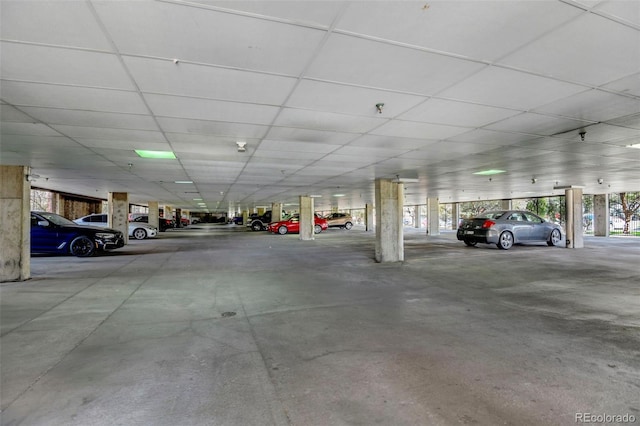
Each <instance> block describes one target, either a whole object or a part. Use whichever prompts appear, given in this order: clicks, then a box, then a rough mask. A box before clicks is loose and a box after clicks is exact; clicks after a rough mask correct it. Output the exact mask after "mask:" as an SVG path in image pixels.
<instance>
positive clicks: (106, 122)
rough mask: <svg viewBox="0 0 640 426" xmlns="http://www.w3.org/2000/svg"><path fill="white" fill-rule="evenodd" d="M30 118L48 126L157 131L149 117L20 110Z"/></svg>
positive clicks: (107, 113) (62, 110) (67, 110)
mask: <svg viewBox="0 0 640 426" xmlns="http://www.w3.org/2000/svg"><path fill="white" fill-rule="evenodd" d="M22 109H23V111H24V112H25V113H27V114H29V115H30V116H31V117H33V118H35V119H37V120H40V121H43V122H45V123H50V124H60V125H67V126H78V127H100V128H116V129H131V130H155V131H157V130H158V126H157V125H156V122H155V121H154V120H153V118H152V117H151V116H149V115H141V114H118V113H113V112H95V111H77V110H69V109H57V108H31V107H25V108H22Z"/></svg>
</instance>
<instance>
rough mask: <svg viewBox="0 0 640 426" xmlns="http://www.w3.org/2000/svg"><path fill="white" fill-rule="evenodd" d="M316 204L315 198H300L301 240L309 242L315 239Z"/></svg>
mask: <svg viewBox="0 0 640 426" xmlns="http://www.w3.org/2000/svg"><path fill="white" fill-rule="evenodd" d="M313 210H314V203H313V198H311V197H307V196H302V195H301V196H300V239H301V240H303V241H309V240H313V239H314V233H313V227H314V225H315V221H314V216H313V213H314V211H313Z"/></svg>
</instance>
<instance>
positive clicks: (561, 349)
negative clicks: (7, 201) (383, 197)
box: [0, 225, 640, 426]
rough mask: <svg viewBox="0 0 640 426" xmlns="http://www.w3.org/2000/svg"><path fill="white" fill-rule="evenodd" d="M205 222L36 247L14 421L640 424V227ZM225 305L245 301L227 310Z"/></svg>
mask: <svg viewBox="0 0 640 426" xmlns="http://www.w3.org/2000/svg"><path fill="white" fill-rule="evenodd" d="M405 231H406V233H405V262H402V263H393V264H377V263H375V262H374V261H373V257H374V245H375V236H374V234H373V233H366V232H364V230H363V229H360V228H354V229H352V230H351V231H345V230H329V231H327V232H323V233H322V234H320V235H317V236H316V238H315V240H314V241H300V240H299V239H298V237H297V236H295V235H285V236H280V235H270V234H268V233H254V232H246V231H245V230H244V228H243V227H238V226H220V225H200V226H192V227H190V228H187V229H179V230H173V231H169V232H166V233H162V234H161V235H160V237H159V238H158V239H155V240H144V241H132V242H131V243H130V244H129V245H128V246H126V247H125V248H123V249H121V250H117V251H114V252H112V253H110V254H106V255H102V256H98V257H93V258H89V259H78V258H73V257H66V256H36V257H33V259H32V275H33V279H32V280H30V281H27V282H23V283H5V284H2V285H1V286H0V296H1V306H0V307H1V311H0V313H1V333H2V334H1V336H2V337H1V338H0V345H1V347H0V350H1V352H0V356H1V385H2V387H1V409H2V413H1V416H2V420H1V423H2V425H243V426H248V425H458V424H477V425H499V424H505V425H540V424H545V425H569V424H576V421H575V420H576V414H577V413H591V414H608V415H625V414H628V415H630V416H633V417H635V419H636V423H637V424H638V423H640V332H639V331H640V266H639V264H638V259H640V241H639V240H638V239H632V238H628V239H624V238H586V239H585V246H586V247H585V248H584V249H579V250H570V249H564V248H550V247H547V246H546V245H532V246H516V247H514V248H512V249H511V250H509V251H502V250H498V249H497V248H496V247H494V246H482V245H479V246H477V247H474V248H468V247H465V246H464V244H462V243H460V242H458V241H456V240H455V235H454V234H452V233H445V234H443V235H441V236H437V237H436V236H433V237H427V236H426V235H424V234H423V232H424V231H417V230H413V229H410V228H407V229H406V230H405ZM229 313H235V315H233V314H229Z"/></svg>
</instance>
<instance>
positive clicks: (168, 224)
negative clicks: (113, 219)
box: [132, 215, 176, 232]
mask: <svg viewBox="0 0 640 426" xmlns="http://www.w3.org/2000/svg"><path fill="white" fill-rule="evenodd" d="M132 222H144V223H149V215H141V216H136V217H135V218H134V219H133V220H132ZM158 226H159V228H160V229H159V231H160V232H164V231H166V230H167V229H173V228H175V227H176V224H175V222H174V221H173V220H171V219H165V218H164V217H161V218H158Z"/></svg>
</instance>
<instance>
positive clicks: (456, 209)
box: [451, 203, 460, 231]
mask: <svg viewBox="0 0 640 426" xmlns="http://www.w3.org/2000/svg"><path fill="white" fill-rule="evenodd" d="M459 220H460V204H458V203H453V204H451V229H453V230H454V231H455V230H456V229H458V221H459Z"/></svg>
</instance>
